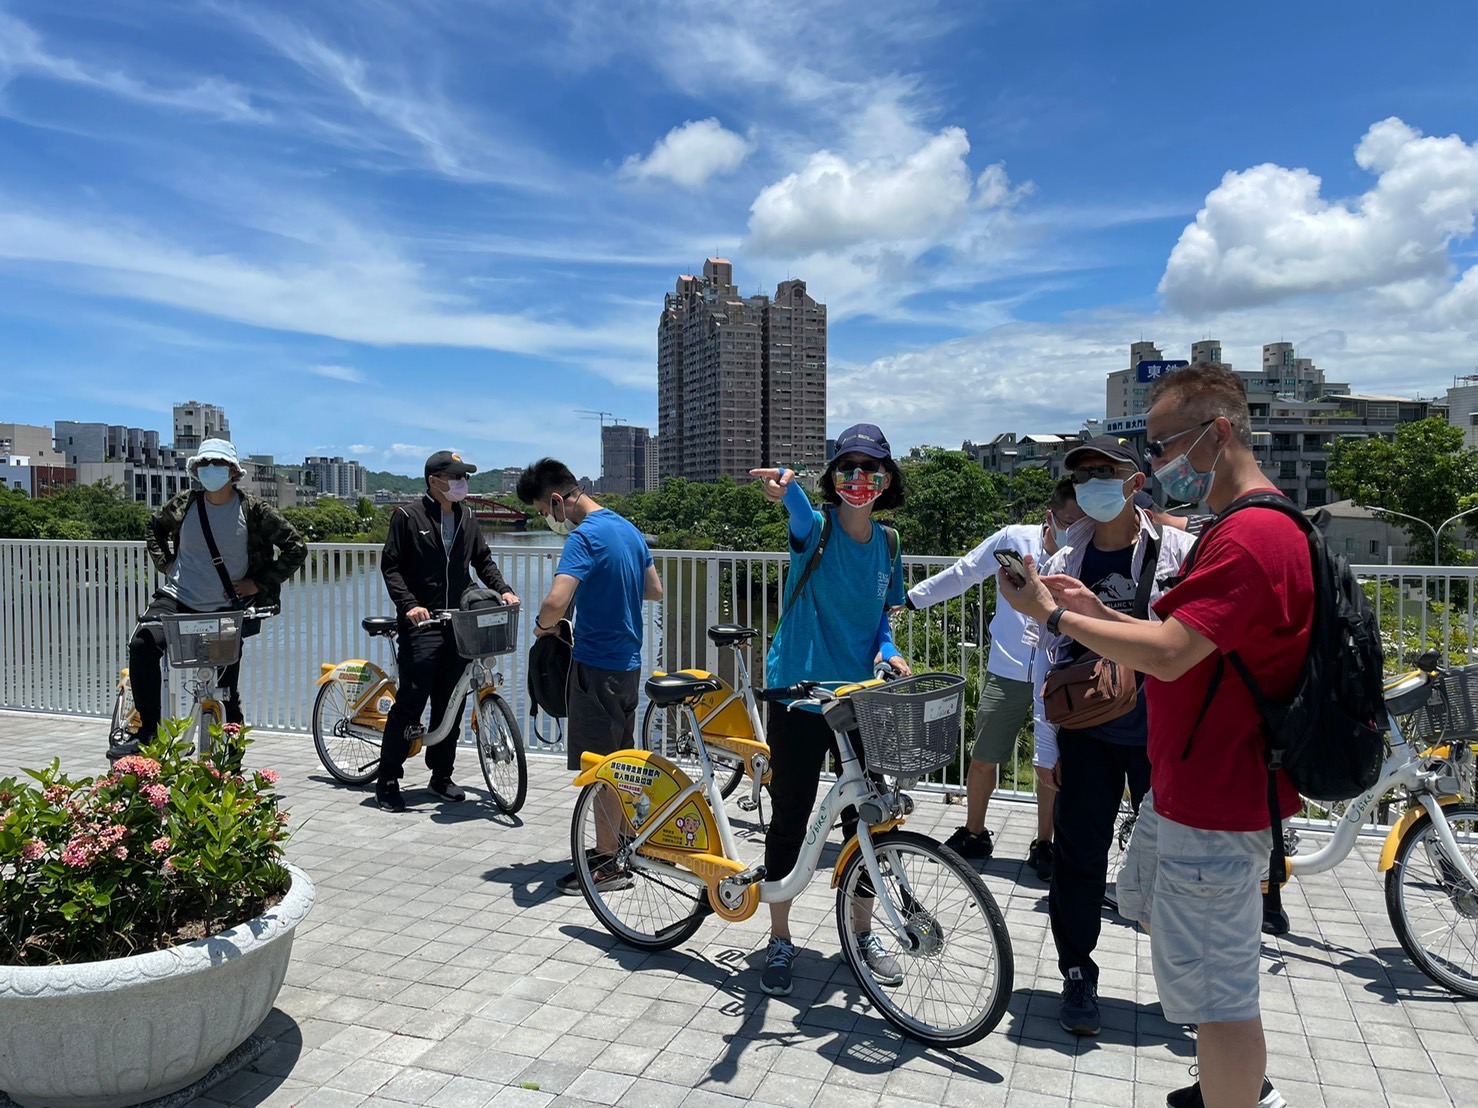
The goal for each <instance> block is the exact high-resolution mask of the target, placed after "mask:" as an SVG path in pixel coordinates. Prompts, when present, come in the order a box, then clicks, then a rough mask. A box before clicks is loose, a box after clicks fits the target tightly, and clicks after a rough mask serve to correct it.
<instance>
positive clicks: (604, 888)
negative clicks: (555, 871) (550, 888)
mask: <svg viewBox="0 0 1478 1108" xmlns="http://www.w3.org/2000/svg"><path fill="white" fill-rule="evenodd" d="M585 856H586V857H587V858H588V859H590V861H592V862H593V861H595V859H596V858H598V857H599V855H598V854H596V853H595V851H593V850H587V851H586V852H585ZM591 875H592V876H593V877H594V878H595V889H596V891H597V892H599V893H600V894H601V895H603V896H604V895H605V894H606V893H614V892H619V891H620V890H622V889H629V888H631V886H632V885H634V884H636V882H635V881H634V880H633V879H632V876H631V873H630V871H628V870H623V869H619V868H617V866H616V862H615V859H608V860H607V861H605V862H602V863H600V864H599V865H596V866H594V867H593V868H592V869H591ZM554 884H555V887H556V888H557V889H559V891H560V892H561V893H563V894H564V895H565V896H579V895H580V894H581V890H580V877H579V875H578V874H577V873H576V872H575V871H574V870H570V872H569V873H567V874H565V875H564V876H563V877H561V878H559V879H558V880H557V881H555V882H554Z"/></svg>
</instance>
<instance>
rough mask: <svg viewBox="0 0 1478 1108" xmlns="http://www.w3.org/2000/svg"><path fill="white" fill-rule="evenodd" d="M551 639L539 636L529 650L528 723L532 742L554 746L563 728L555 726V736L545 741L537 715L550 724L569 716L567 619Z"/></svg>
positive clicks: (570, 642)
mask: <svg viewBox="0 0 1478 1108" xmlns="http://www.w3.org/2000/svg"><path fill="white" fill-rule="evenodd" d="M555 626H556V627H557V628H558V630H557V631H556V633H555V634H553V635H540V636H539V637H538V638H536V639H535V640H534V645H533V646H531V647H529V719H530V720H532V721H533V731H534V738H536V739H538V740H539V741H540V742H545V743H556V742H558V741H559V740H560V738H561V737H562V736H563V734H564V728H563V727H560V726H559V725H558V724H556V733H555V734H554V735H553V736H551V737H550V738H547V739H546V738H545V737H544V736H543V735H542V734H540V733H539V712H540V711H543V713H544V714H545V715H546V716H549V717H550V718H551V719H554V720H561V719H564V718H565V717H566V716H568V715H569V714H570V707H569V685H570V665H571V663H572V662H573V660H574V653H573V652H574V645H575V636H574V629H573V627H572V626H571V625H570V621H569V620H567V619H562V620H560V621H559V622H558V623H557V624H555Z"/></svg>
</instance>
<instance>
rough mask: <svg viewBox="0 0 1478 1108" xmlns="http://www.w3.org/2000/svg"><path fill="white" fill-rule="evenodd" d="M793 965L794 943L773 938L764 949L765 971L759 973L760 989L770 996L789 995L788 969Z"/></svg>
mask: <svg viewBox="0 0 1478 1108" xmlns="http://www.w3.org/2000/svg"><path fill="white" fill-rule="evenodd" d="M794 965H795V943H793V942H791V941H790V940H789V939H781V938H774V939H771V940H770V946H769V948H768V949H767V950H766V951H765V972H764V973H762V974H761V975H760V989H761V991H763V992H766V993H768V994H769V995H770V996H789V995H790V971H791V967H792V966H794Z"/></svg>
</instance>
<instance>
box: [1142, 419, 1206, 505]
mask: <svg viewBox="0 0 1478 1108" xmlns="http://www.w3.org/2000/svg"><path fill="white" fill-rule="evenodd" d="M1209 430H1211V428H1210V427H1208V428H1206V431H1209ZM1206 431H1202V432H1201V433H1200V434H1199V435H1197V436H1196V442H1193V443H1191V445H1190V446H1189V447H1187V448H1186V449H1185V450H1184V451H1183V452H1182V453H1180V454H1177V455H1176V456H1175V457H1173V458H1171V459H1170V460H1169V461H1168V462H1166V463H1165V464H1164V465H1163V466H1161V467H1160V468H1159V469H1157V470H1155V476H1156V477H1157V478H1159V480H1160V484H1161V485H1162V486H1163V487H1164V489H1165V493H1166V495H1168V496H1170V497H1172V498H1173V499H1175V500H1179V501H1180V502H1181V503H1182V504H1199V503H1200V502H1201V501H1203V500H1205V499H1206V494H1207V493H1208V492H1210V491H1211V485H1212V483H1213V482H1215V480H1216V463H1217V462H1219V461H1220V460H1221V451H1220V450H1218V451H1217V452H1216V457H1215V458H1213V459H1212V460H1211V468H1210V469H1208V470H1207V471H1206V472H1205V473H1202V472H1201V471H1200V470H1198V469H1197V468H1196V467H1195V466H1193V465H1191V451H1192V450H1194V449H1196V443H1199V442H1200V441H1201V440H1202V439H1203V438H1205V437H1206Z"/></svg>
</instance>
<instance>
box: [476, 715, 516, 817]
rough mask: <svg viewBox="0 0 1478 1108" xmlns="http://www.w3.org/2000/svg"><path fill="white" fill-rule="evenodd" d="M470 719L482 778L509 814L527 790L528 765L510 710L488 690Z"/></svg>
mask: <svg viewBox="0 0 1478 1108" xmlns="http://www.w3.org/2000/svg"><path fill="white" fill-rule="evenodd" d="M473 719H474V721H475V722H476V724H477V726H476V727H475V728H474V729H473V731H474V735H473V737H474V739H475V740H476V742H477V762H478V764H479V765H480V766H482V779H483V780H484V781H486V782H487V783H488V792H490V793H492V794H493V803H494V804H496V805H497V806H498V807H499V808H501V809H502V810H503V811H505V812H507V813H508V814H509V815H510V816H511V815H513V813H514V812H516V811H518V810H519V809H520V808H522V807H523V802H524V798H525V797H527V796H528V794H529V765H528V762H527V760H526V759H525V757H524V751H523V736H522V735H521V734H519V731H518V723H517V722H516V721H515V720H514V718H513V710H512V709H511V708H509V707H508V702H507V701H506V700H504V699H503V698H502V697H501V696H499V695H498V694H497V693H488V694H487V695H485V696H483V697H482V698H481V699H480V700H479V701H478V702H477V714H476V715H475V716H474V717H473Z"/></svg>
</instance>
